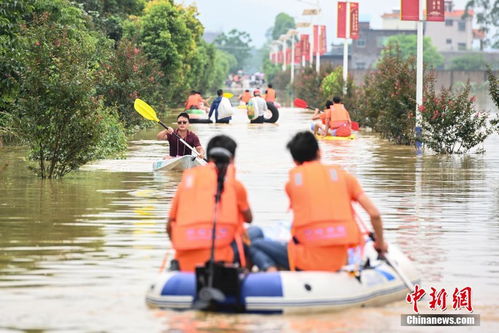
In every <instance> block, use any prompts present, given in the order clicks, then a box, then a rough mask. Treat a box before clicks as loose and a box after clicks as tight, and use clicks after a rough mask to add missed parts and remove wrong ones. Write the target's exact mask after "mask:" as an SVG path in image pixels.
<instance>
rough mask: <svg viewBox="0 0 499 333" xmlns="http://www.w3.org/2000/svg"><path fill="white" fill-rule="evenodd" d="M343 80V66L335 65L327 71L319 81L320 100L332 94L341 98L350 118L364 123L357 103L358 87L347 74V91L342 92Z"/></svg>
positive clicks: (329, 97)
mask: <svg viewBox="0 0 499 333" xmlns="http://www.w3.org/2000/svg"><path fill="white" fill-rule="evenodd" d="M344 85H345V80H344V79H343V67H341V66H338V67H336V68H335V69H334V70H333V71H332V72H331V73H329V74H328V75H327V76H326V77H325V78H324V79H323V80H322V82H321V93H322V100H324V101H326V100H332V99H333V97H334V96H338V97H340V98H341V101H342V103H343V104H344V105H345V107H346V109H347V110H348V111H349V113H350V117H351V118H352V120H355V121H358V122H360V123H361V124H364V123H365V119H364V118H365V117H364V116H363V115H362V114H361V113H360V109H359V108H358V107H357V104H358V94H359V92H358V88H357V87H356V86H355V84H354V82H353V77H352V76H350V75H349V76H348V79H347V91H346V94H344V93H343V86H344Z"/></svg>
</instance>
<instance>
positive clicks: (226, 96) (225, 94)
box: [223, 93, 234, 99]
mask: <svg viewBox="0 0 499 333" xmlns="http://www.w3.org/2000/svg"><path fill="white" fill-rule="evenodd" d="M223 96H224V97H225V98H228V99H231V98H232V97H234V94H233V93H224V95H223Z"/></svg>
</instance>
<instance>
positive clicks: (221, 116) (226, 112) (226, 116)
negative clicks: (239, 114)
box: [208, 89, 233, 124]
mask: <svg viewBox="0 0 499 333" xmlns="http://www.w3.org/2000/svg"><path fill="white" fill-rule="evenodd" d="M223 95H224V91H223V90H222V89H218V90H217V97H216V98H215V99H214V100H213V102H212V103H211V107H210V113H209V114H208V119H210V118H211V115H212V114H215V122H216V123H223V124H228V123H229V122H230V120H231V119H232V113H233V111H232V105H231V104H230V100H229V99H228V98H227V97H224V96H223Z"/></svg>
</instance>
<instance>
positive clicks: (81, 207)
mask: <svg viewBox="0 0 499 333" xmlns="http://www.w3.org/2000/svg"><path fill="white" fill-rule="evenodd" d="M310 116H311V114H310V113H309V112H305V111H300V110H295V109H283V110H281V118H280V119H279V122H278V124H261V125H260V124H255V125H249V124H246V123H244V122H239V123H235V124H231V125H222V124H220V125H206V124H200V125H192V129H193V130H194V131H195V132H196V133H197V134H198V135H199V137H200V139H201V143H202V144H203V145H204V146H206V144H207V142H208V140H209V138H210V137H212V136H213V135H215V134H219V133H224V134H227V135H230V136H232V137H233V138H235V139H236V141H237V142H238V145H239V146H238V150H237V156H236V165H237V171H238V178H239V179H240V180H241V181H242V182H243V183H244V184H245V186H246V188H247V190H248V195H249V201H250V204H251V206H252V209H253V212H254V216H255V222H254V223H255V224H257V225H262V226H266V225H267V226H268V225H272V224H275V223H281V222H282V221H287V220H290V218H291V215H290V213H289V212H288V211H287V205H288V200H287V197H286V195H285V193H284V184H285V182H286V180H287V173H288V170H289V169H290V168H291V167H292V161H291V157H290V155H289V153H288V152H287V151H286V149H285V145H286V143H287V141H288V140H289V139H290V138H291V136H292V135H293V134H294V133H296V132H297V131H299V130H305V129H306V128H307V127H308V123H309V120H308V119H309V118H310ZM173 119H174V118H173V117H169V118H168V119H166V120H167V121H168V122H170V123H171V122H172V121H173ZM159 130H160V128H159V127H158V128H155V129H151V130H147V131H143V132H141V133H140V134H139V135H136V137H135V138H133V139H132V141H131V142H130V148H129V154H128V158H127V159H126V160H105V161H99V162H97V163H94V164H92V165H87V166H85V167H84V168H83V170H81V171H79V172H76V173H74V174H72V175H70V176H68V177H66V178H65V179H64V180H62V181H42V180H40V179H38V178H36V177H35V176H33V175H32V174H31V173H30V172H29V171H28V170H26V167H25V163H24V161H23V158H22V156H23V153H22V150H20V149H19V148H11V147H7V148H0V189H1V190H0V235H1V236H0V331H1V332H4V331H5V332H19V331H37V332H184V331H186V332H206V331H222V330H223V331H227V332H268V331H270V332H329V331H333V330H334V331H340V332H365V331H371V332H384V331H411V332H417V331H424V332H430V331H431V332H434V331H438V332H439V331H448V330H446V329H445V328H441V329H438V328H421V327H420V328H417V327H412V328H403V327H401V326H400V314H403V313H411V312H412V306H411V305H409V304H407V303H405V302H404V301H401V302H398V303H392V304H389V305H386V306H384V307H377V308H366V309H352V310H348V311H344V312H340V313H333V314H331V313H328V314H314V315H307V316H258V315H231V316H228V315H217V314H204V313H198V312H192V311H189V312H173V311H159V310H151V309H148V308H147V306H146V305H145V302H144V298H145V292H146V289H147V288H148V286H149V284H150V283H151V282H152V281H153V280H154V278H155V276H156V274H157V273H158V270H159V267H160V265H161V262H162V260H163V258H164V257H165V255H168V254H171V249H170V243H169V241H167V239H166V236H165V233H164V223H165V217H166V214H167V211H168V209H169V206H170V201H171V198H172V196H173V194H174V191H175V188H176V185H177V184H178V182H179V180H180V177H181V174H180V173H176V172H159V173H153V172H152V162H153V161H154V160H156V159H159V158H161V157H162V156H163V155H165V154H166V153H167V151H168V147H167V144H166V143H165V142H160V141H156V140H155V137H156V133H157V131H159ZM485 148H486V150H487V152H486V153H485V154H483V155H471V156H467V157H460V156H458V157H441V156H432V155H425V156H424V157H416V156H415V154H414V150H413V148H411V147H404V146H395V145H392V144H390V143H388V142H387V141H385V140H381V139H379V138H378V137H377V136H375V135H373V134H370V133H368V132H360V133H359V135H358V138H357V139H356V140H353V141H348V142H347V141H327V142H326V141H324V142H321V149H322V150H323V161H326V162H334V163H338V164H340V165H342V166H344V167H345V168H346V169H347V170H348V171H350V172H351V173H353V174H354V175H356V176H357V177H358V178H359V180H360V182H361V184H362V185H363V187H364V190H365V191H366V193H367V194H368V195H369V196H370V197H371V198H372V199H373V201H374V202H375V203H376V204H377V205H378V207H379V208H380V210H381V211H382V214H383V219H384V224H385V232H386V238H387V240H388V241H389V242H391V243H393V244H396V245H397V246H399V247H400V248H401V249H402V250H403V251H404V252H405V253H406V254H407V255H408V256H409V257H410V258H411V259H412V260H413V261H414V262H415V265H416V266H417V267H418V269H419V271H420V272H421V277H422V280H423V286H424V287H425V288H428V289H429V288H430V287H431V286H433V287H445V288H446V290H447V291H448V293H449V294H450V295H452V290H454V288H456V287H457V288H463V287H471V288H472V290H473V294H472V301H473V308H474V313H476V314H480V315H481V326H480V327H475V328H474V330H473V329H471V330H472V331H478V330H480V331H496V332H497V331H498V330H499V314H497V313H496V311H495V310H496V309H497V308H498V307H499V137H498V136H497V135H494V136H492V137H490V138H489V139H488V140H487V142H486V143H485ZM364 220H366V218H365V216H364ZM450 297H451V299H452V296H450ZM451 302H452V300H450V303H451ZM425 303H427V301H426V302H425ZM421 307H422V308H423V309H425V310H427V307H426V308H425V306H423V305H420V308H421ZM448 308H449V309H448V310H447V312H446V313H454V310H453V309H452V305H449V306H448ZM430 311H431V310H430ZM423 312H426V311H423ZM435 313H440V312H438V310H437V311H436V312H435ZM458 330H459V328H458ZM461 330H464V329H463V328H461ZM453 331H455V328H453ZM466 331H469V329H466Z"/></svg>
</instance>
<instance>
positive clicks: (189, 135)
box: [156, 112, 205, 159]
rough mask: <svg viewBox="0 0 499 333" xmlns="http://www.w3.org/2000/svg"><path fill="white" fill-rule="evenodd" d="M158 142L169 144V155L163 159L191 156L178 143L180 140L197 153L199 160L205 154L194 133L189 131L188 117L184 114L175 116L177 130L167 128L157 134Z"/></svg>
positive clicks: (185, 148)
mask: <svg viewBox="0 0 499 333" xmlns="http://www.w3.org/2000/svg"><path fill="white" fill-rule="evenodd" d="M156 138H157V139H158V140H167V141H168V143H169V144H170V155H169V156H165V157H164V159H167V158H172V157H177V156H184V155H191V150H190V149H189V148H188V147H187V146H186V145H184V144H183V143H182V141H180V138H182V139H183V140H184V141H185V142H187V144H188V145H190V146H191V147H194V148H195V149H196V151H197V152H198V153H199V155H200V156H199V157H200V158H204V156H205V152H204V149H203V146H201V143H200V142H199V138H198V136H197V135H196V134H194V132H192V131H189V115H188V114H187V113H185V112H182V113H180V114H179V115H178V116H177V129H175V130H174V129H173V128H171V127H168V129H164V130H162V131H161V132H159V133H158V134H157V136H156Z"/></svg>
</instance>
